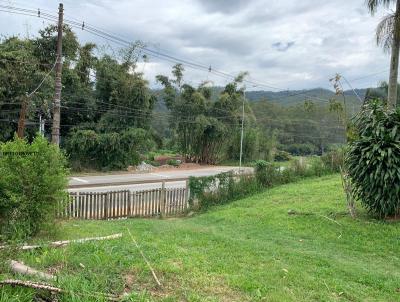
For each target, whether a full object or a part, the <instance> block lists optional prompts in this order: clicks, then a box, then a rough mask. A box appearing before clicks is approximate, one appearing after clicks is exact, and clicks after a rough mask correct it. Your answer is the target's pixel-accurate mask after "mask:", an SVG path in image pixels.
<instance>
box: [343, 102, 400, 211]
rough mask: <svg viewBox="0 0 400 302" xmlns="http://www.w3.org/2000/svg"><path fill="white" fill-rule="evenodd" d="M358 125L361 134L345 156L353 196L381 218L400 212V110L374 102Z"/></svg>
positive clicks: (362, 115) (351, 144)
mask: <svg viewBox="0 0 400 302" xmlns="http://www.w3.org/2000/svg"><path fill="white" fill-rule="evenodd" d="M354 125H355V129H356V131H357V134H358V137H357V138H356V139H355V140H354V141H352V142H351V143H350V144H349V147H348V152H347V153H346V157H345V166H346V169H347V171H348V173H349V176H350V179H351V182H352V193H353V196H354V197H355V198H357V199H359V200H360V201H361V202H362V204H363V205H364V206H365V207H366V208H367V209H368V210H369V211H370V212H372V213H375V214H377V215H379V216H380V217H387V216H391V215H396V214H397V215H398V214H400V131H399V130H400V112H399V111H398V110H397V111H393V110H388V109H386V108H385V107H384V105H383V104H382V103H381V102H379V101H372V102H370V103H367V104H365V105H364V107H363V109H362V111H361V112H360V113H359V115H358V116H357V118H356V119H355V121H354Z"/></svg>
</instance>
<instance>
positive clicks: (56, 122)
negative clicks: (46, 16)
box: [51, 3, 64, 146]
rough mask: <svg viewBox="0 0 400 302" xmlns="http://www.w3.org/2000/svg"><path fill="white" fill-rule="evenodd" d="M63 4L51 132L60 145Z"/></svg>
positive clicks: (55, 141) (58, 39) (60, 7)
mask: <svg viewBox="0 0 400 302" xmlns="http://www.w3.org/2000/svg"><path fill="white" fill-rule="evenodd" d="M63 11H64V7H63V4H62V3H60V5H59V7H58V36H57V59H56V60H57V63H56V85H55V93H54V102H53V127H52V131H51V142H52V143H53V144H56V145H57V146H59V145H60V107H61V88H62V84H61V73H62V36H63V14H64V13H63Z"/></svg>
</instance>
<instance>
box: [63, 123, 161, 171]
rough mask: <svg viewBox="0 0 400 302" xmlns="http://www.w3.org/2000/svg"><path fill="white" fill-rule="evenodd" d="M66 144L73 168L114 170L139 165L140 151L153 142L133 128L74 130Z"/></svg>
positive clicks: (144, 131)
mask: <svg viewBox="0 0 400 302" xmlns="http://www.w3.org/2000/svg"><path fill="white" fill-rule="evenodd" d="M65 145H66V150H67V153H68V154H69V156H70V159H71V164H72V167H73V168H74V170H81V169H84V168H89V169H91V168H92V169H93V168H94V169H99V170H116V169H125V168H126V167H128V166H130V165H132V166H136V165H138V164H139V163H140V153H144V152H146V151H148V150H150V149H152V148H153V147H154V142H153V141H152V138H151V136H149V135H148V132H147V131H146V130H144V129H135V128H133V129H127V130H125V131H122V132H121V133H117V132H109V133H98V132H95V131H93V130H77V131H74V132H72V134H71V135H70V136H69V137H68V138H67V141H66V144H65Z"/></svg>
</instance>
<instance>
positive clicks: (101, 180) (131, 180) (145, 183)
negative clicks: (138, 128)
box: [69, 167, 251, 192]
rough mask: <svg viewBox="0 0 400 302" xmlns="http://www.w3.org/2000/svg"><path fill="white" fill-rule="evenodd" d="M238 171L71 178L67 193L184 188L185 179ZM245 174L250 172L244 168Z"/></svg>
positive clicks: (221, 169) (207, 169)
mask: <svg viewBox="0 0 400 302" xmlns="http://www.w3.org/2000/svg"><path fill="white" fill-rule="evenodd" d="M232 170H233V171H238V170H239V168H238V167H205V168H198V169H193V170H178V169H177V170H167V171H161V172H160V171H158V172H154V173H153V172H150V173H131V174H130V173H124V174H111V175H102V176H82V177H81V176H79V177H71V178H70V181H69V191H71V192H78V191H80V192H82V191H91V192H104V191H110V190H132V191H138V190H148V189H155V188H160V187H161V183H162V181H166V187H167V188H168V187H170V188H172V187H174V188H177V187H184V186H185V179H188V178H189V177H190V176H195V177H200V176H210V175H216V174H218V173H222V172H228V171H232ZM245 172H251V169H249V168H246V170H245Z"/></svg>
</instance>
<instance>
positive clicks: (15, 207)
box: [0, 136, 68, 240]
mask: <svg viewBox="0 0 400 302" xmlns="http://www.w3.org/2000/svg"><path fill="white" fill-rule="evenodd" d="M0 152H1V156H0V175H1V177H0V232H1V236H2V238H3V239H12V240H18V239H25V238H27V237H29V236H32V235H35V234H37V233H38V232H39V231H40V230H42V229H44V228H45V227H47V229H51V228H48V227H49V225H52V224H53V222H54V219H55V214H56V207H57V206H58V205H60V202H61V201H62V200H65V197H66V195H65V194H66V193H65V191H64V190H65V188H66V186H67V183H68V180H67V170H66V168H65V165H66V160H65V157H64V155H63V154H62V153H61V152H60V150H59V149H58V147H56V146H54V145H51V144H49V143H48V142H47V140H46V139H44V138H43V137H42V136H37V137H36V138H35V139H34V141H33V142H32V144H29V143H27V142H26V141H25V140H21V139H18V138H16V139H15V140H14V141H10V142H7V143H3V144H0Z"/></svg>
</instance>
